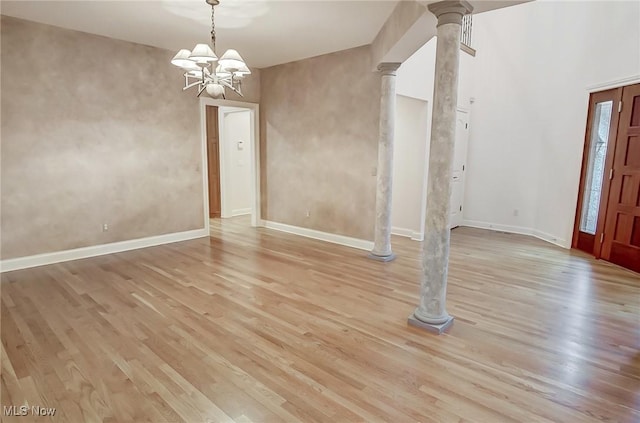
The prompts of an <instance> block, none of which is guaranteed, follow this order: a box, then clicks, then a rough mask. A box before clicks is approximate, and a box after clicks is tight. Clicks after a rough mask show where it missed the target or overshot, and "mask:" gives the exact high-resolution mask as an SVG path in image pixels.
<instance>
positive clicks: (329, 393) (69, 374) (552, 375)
mask: <svg viewBox="0 0 640 423" xmlns="http://www.w3.org/2000/svg"><path fill="white" fill-rule="evenodd" d="M393 241H394V251H395V252H396V254H397V255H398V259H397V260H396V261H394V262H391V263H378V262H375V261H371V260H369V259H367V258H366V253H365V252H363V251H358V250H353V249H350V248H346V247H341V246H337V245H332V244H327V243H324V242H321V241H314V240H310V239H305V238H300V237H297V236H294V235H288V234H284V233H279V232H275V231H271V230H267V229H257V230H256V229H251V228H249V227H248V224H247V221H246V219H245V218H241V219H233V220H231V221H225V222H222V224H217V225H216V226H215V227H214V228H213V229H212V237H211V238H210V239H199V240H194V241H188V242H182V243H176V244H171V245H166V246H161V247H154V248H148V249H144V250H137V251H131V252H126V253H120V254H114V255H110V256H103V257H98V258H93V259H86V260H81V261H75V262H69V263H63V264H56V265H51V266H45V267H40V268H35V269H31V270H24V271H16V272H10V273H5V274H3V276H2V281H3V283H2V293H1V296H2V321H1V325H2V328H1V329H2V378H1V379H2V386H1V388H2V394H1V400H2V404H3V405H5V406H6V405H22V404H25V403H28V404H29V405H40V406H47V407H56V408H57V413H56V415H55V418H54V419H53V420H55V421H66V422H85V421H86V422H92V421H104V422H127V421H135V422H142V421H148V422H169V421H171V422H173V421H186V422H204V421H208V422H227V421H236V422H248V421H253V422H271V421H285V422H294V421H304V422H312V421H325V422H343V421H344V422H347V421H367V422H378V421H389V422H396V423H397V422H461V421H469V422H492V423H493V422H512V421H517V422H595V421H620V422H634V421H635V422H637V421H640V411H639V409H640V353H639V349H640V277H639V275H638V274H636V273H632V272H630V271H627V270H624V269H621V268H619V267H616V266H614V265H610V264H608V263H605V262H601V261H595V260H592V259H591V258H589V257H588V256H586V255H584V254H582V253H579V252H570V251H566V250H563V249H561V248H558V247H554V246H552V245H550V244H547V243H545V242H542V241H539V240H536V239H533V238H528V237H524V236H518V235H507V234H501V233H496V232H488V231H483V230H477V229H470V228H459V229H456V230H454V231H453V235H452V248H451V266H450V273H449V274H450V277H449V293H448V309H449V312H450V313H451V314H452V315H454V316H455V318H456V320H455V323H454V326H453V327H452V328H451V330H450V331H449V333H448V334H445V335H442V336H440V337H438V336H434V335H432V334H429V333H426V332H423V331H421V330H419V329H416V328H413V327H409V326H407V323H406V320H407V316H408V315H409V314H410V313H411V312H412V311H413V308H414V307H415V305H416V304H417V300H418V274H419V269H420V261H419V252H420V251H419V250H420V245H421V244H420V243H417V242H414V241H410V240H408V239H403V238H394V240H393ZM33 420H35V421H48V418H37V419H33ZM3 421H7V422H9V421H19V422H26V421H30V420H29V418H17V417H16V418H7V417H5V418H4V420H3Z"/></svg>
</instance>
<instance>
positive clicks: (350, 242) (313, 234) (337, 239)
mask: <svg viewBox="0 0 640 423" xmlns="http://www.w3.org/2000/svg"><path fill="white" fill-rule="evenodd" d="M264 227H265V228H268V229H274V230H276V231H281V232H287V233H290V234H294V235H300V236H303V237H306V238H313V239H318V240H320V241H325V242H331V243H333V244H340V245H345V246H347V247H352V248H358V249H360V250H367V251H371V250H372V249H373V241H367V240H364V239H358V238H351V237H348V236H344V235H337V234H330V233H328V232H321V231H316V230H315V229H309V228H301V227H298V226H291V225H287V224H285V223H279V222H271V221H268V220H265V221H264Z"/></svg>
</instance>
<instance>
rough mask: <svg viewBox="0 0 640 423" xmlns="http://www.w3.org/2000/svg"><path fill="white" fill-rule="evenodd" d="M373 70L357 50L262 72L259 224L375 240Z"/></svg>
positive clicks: (376, 80) (376, 79)
mask: <svg viewBox="0 0 640 423" xmlns="http://www.w3.org/2000/svg"><path fill="white" fill-rule="evenodd" d="M371 69H372V67H371V63H370V49H369V47H359V48H355V49H350V50H345V51H341V52H336V53H331V54H327V55H323V56H319V57H314V58H311V59H306V60H301V61H298V62H292V63H288V64H284V65H279V66H274V67H271V68H266V69H263V70H262V78H261V105H260V114H261V116H260V117H261V143H262V145H261V153H262V159H261V163H262V168H261V171H262V181H261V182H262V202H263V204H262V217H263V218H264V219H267V220H271V221H275V222H281V223H286V224H290V225H294V226H301V227H306V228H311V229H316V230H320V231H323V232H329V233H335V234H340V235H347V236H352V237H355V238H361V239H373V228H374V217H375V186H376V177H375V176H373V175H372V171H373V169H374V168H375V166H376V165H377V151H378V150H377V143H378V121H379V113H380V76H379V74H378V73H374V72H371ZM307 210H309V211H310V216H309V217H306V211H307Z"/></svg>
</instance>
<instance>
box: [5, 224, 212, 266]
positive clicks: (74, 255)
mask: <svg viewBox="0 0 640 423" xmlns="http://www.w3.org/2000/svg"><path fill="white" fill-rule="evenodd" d="M207 236H209V231H208V230H207V229H206V228H203V229H195V230H192V231H185V232H177V233H172V234H166V235H158V236H152V237H148V238H140V239H132V240H127V241H120V242H113V243H110V244H102V245H92V246H90V247H83V248H75V249H73V250H64V251H56V252H54V253H45V254H37V255H34V256H27V257H18V258H12V259H7V260H2V261H0V273H2V272H9V271H12V270H20V269H28V268H30V267H36V266H44V265H46V264H53V263H60V262H63V261H71V260H78V259H83V258H88V257H96V256H102V255H105V254H113V253H120V252H123V251H129V250H136V249H138V248H146V247H153V246H156V245H162V244H169V243H172V242H179V241H187V240H190V239H195V238H203V237H207Z"/></svg>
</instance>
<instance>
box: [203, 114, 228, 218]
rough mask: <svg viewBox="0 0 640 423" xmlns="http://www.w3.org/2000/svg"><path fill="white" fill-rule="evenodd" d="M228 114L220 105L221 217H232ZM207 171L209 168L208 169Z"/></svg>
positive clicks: (219, 162)
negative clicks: (228, 163) (229, 183)
mask: <svg viewBox="0 0 640 423" xmlns="http://www.w3.org/2000/svg"><path fill="white" fill-rule="evenodd" d="M225 114H226V111H225V108H224V107H218V164H219V166H220V181H219V182H220V217H222V218H225V217H231V210H229V208H230V207H231V206H230V204H229V203H230V201H227V197H228V196H229V190H227V172H228V170H227V143H226V140H225V126H226V125H225V121H224V116H225ZM207 172H209V170H208V169H207Z"/></svg>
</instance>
